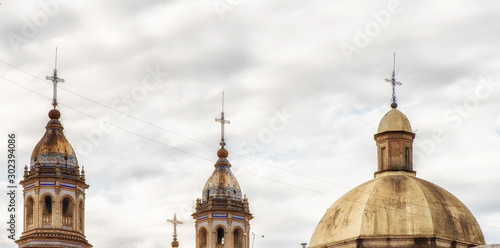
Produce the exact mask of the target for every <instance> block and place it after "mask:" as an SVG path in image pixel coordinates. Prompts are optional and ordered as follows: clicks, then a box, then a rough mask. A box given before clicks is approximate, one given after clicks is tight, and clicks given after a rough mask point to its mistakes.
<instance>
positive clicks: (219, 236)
mask: <svg viewBox="0 0 500 248" xmlns="http://www.w3.org/2000/svg"><path fill="white" fill-rule="evenodd" d="M217 244H224V228H222V227H219V228H218V229H217Z"/></svg>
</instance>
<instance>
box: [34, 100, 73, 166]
mask: <svg viewBox="0 0 500 248" xmlns="http://www.w3.org/2000/svg"><path fill="white" fill-rule="evenodd" d="M60 117H61V113H60V112H59V110H57V109H52V110H51V111H50V112H49V118H50V121H49V122H48V123H47V126H46V127H45V134H44V135H43V137H42V139H41V140H40V141H39V142H38V144H37V145H36V146H35V149H33V152H32V154H31V161H30V165H31V168H32V169H34V168H35V166H36V165H37V164H39V165H40V166H41V167H54V166H55V165H56V164H59V165H60V166H61V167H62V168H68V169H75V168H77V167H78V160H77V159H76V155H75V152H74V150H73V147H71V144H70V143H69V142H68V140H66V137H65V136H64V133H63V129H64V128H63V126H62V125H61V122H59V118H60Z"/></svg>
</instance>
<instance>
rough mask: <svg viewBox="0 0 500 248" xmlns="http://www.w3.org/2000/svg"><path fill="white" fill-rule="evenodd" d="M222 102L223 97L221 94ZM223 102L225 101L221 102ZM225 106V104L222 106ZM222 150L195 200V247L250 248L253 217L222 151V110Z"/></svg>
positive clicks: (223, 149)
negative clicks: (198, 197) (200, 195)
mask: <svg viewBox="0 0 500 248" xmlns="http://www.w3.org/2000/svg"><path fill="white" fill-rule="evenodd" d="M223 99H224V95H223ZM223 101H224V100H223ZM223 106H224V103H223ZM215 120H216V121H218V122H220V123H221V142H220V145H221V148H220V149H219V151H217V156H218V157H219V159H218V160H217V162H216V163H215V165H214V166H215V170H214V172H213V173H212V175H211V176H210V178H209V179H208V180H207V182H206V184H205V187H204V188H203V193H202V197H201V199H197V200H196V210H195V212H194V213H193V214H192V216H193V218H194V219H195V231H196V248H249V247H250V242H249V240H250V223H249V221H250V220H251V219H252V218H253V216H252V214H251V213H250V209H249V207H248V199H247V198H246V197H244V196H243V195H242V193H241V189H240V185H239V184H238V181H237V180H236V177H235V176H234V175H233V173H232V172H231V164H230V163H229V160H228V159H227V157H228V156H229V152H228V151H227V150H226V149H225V148H224V146H225V145H226V143H225V141H224V125H225V124H229V121H228V120H226V119H224V107H223V108H222V112H221V118H220V119H218V118H217V119H215Z"/></svg>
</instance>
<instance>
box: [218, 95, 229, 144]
mask: <svg viewBox="0 0 500 248" xmlns="http://www.w3.org/2000/svg"><path fill="white" fill-rule="evenodd" d="M215 121H216V122H220V132H221V139H220V143H219V144H220V145H221V146H222V148H224V146H225V145H226V142H225V141H224V124H230V123H231V122H230V121H229V120H226V119H224V92H222V112H221V113H220V119H219V118H215Z"/></svg>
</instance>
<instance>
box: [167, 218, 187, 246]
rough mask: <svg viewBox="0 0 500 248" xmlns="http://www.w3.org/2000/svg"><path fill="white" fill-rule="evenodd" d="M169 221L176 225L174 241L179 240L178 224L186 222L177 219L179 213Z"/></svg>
mask: <svg viewBox="0 0 500 248" xmlns="http://www.w3.org/2000/svg"><path fill="white" fill-rule="evenodd" d="M167 221H168V222H170V223H172V225H174V241H177V225H181V224H184V223H182V221H179V220H177V214H174V218H173V219H171V220H167Z"/></svg>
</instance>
